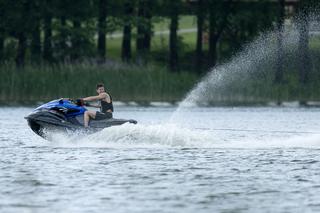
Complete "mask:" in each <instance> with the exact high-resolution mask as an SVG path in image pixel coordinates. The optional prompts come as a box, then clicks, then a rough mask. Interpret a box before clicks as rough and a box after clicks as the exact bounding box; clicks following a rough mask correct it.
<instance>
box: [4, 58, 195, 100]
mask: <svg viewBox="0 0 320 213" xmlns="http://www.w3.org/2000/svg"><path fill="white" fill-rule="evenodd" d="M0 76H1V78H0V102H1V103H2V104H4V103H28V102H36V101H47V100H51V99H54V98H59V97H70V98H78V97H84V96H88V95H94V94H95V85H96V83H98V82H104V83H105V85H106V89H107V90H108V91H109V92H110V93H111V94H112V95H113V97H114V99H115V100H117V101H137V102H142V103H143V102H150V101H170V102H175V101H179V100H181V98H183V96H184V95H185V94H186V93H187V92H188V91H189V90H190V89H191V88H192V87H193V85H194V84H195V83H196V81H197V80H198V77H197V76H196V75H194V74H191V73H186V72H181V73H172V72H169V71H167V70H166V69H165V68H162V67H156V66H145V67H139V66H135V65H122V64H116V63H113V64H106V65H95V64H78V65H68V64H59V65H53V66H31V65H28V66H25V67H24V68H23V69H17V68H16V67H15V66H14V65H13V64H5V65H1V66H0Z"/></svg>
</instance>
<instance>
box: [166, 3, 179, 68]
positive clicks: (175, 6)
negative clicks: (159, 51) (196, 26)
mask: <svg viewBox="0 0 320 213" xmlns="http://www.w3.org/2000/svg"><path fill="white" fill-rule="evenodd" d="M180 7H181V2H180V0H176V1H170V5H169V8H170V38H169V51H170V53H169V67H170V69H171V70H172V71H178V70H179V56H178V28H179V8H180Z"/></svg>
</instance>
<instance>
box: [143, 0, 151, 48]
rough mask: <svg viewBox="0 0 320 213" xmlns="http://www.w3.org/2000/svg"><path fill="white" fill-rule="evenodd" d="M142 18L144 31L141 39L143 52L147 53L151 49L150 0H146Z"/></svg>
mask: <svg viewBox="0 0 320 213" xmlns="http://www.w3.org/2000/svg"><path fill="white" fill-rule="evenodd" d="M144 12H145V14H144V18H145V22H146V23H145V30H144V38H143V48H144V50H145V52H149V51H150V48H151V34H152V22H151V18H152V0H146V3H145V9H144Z"/></svg>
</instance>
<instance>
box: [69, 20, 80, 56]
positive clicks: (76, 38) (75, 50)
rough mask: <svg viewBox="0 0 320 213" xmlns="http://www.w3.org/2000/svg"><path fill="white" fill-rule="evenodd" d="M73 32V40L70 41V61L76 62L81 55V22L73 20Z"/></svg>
mask: <svg viewBox="0 0 320 213" xmlns="http://www.w3.org/2000/svg"><path fill="white" fill-rule="evenodd" d="M73 31H74V32H75V33H74V34H73V39H72V54H71V60H72V61H76V60H77V59H79V58H80V56H81V53H80V50H81V37H80V36H81V35H80V31H81V22H80V21H79V20H74V21H73Z"/></svg>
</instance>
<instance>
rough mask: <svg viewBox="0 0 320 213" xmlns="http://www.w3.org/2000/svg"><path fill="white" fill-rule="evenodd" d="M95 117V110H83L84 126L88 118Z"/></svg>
mask: <svg viewBox="0 0 320 213" xmlns="http://www.w3.org/2000/svg"><path fill="white" fill-rule="evenodd" d="M95 117H96V112H90V111H85V112H84V127H88V126H89V120H90V118H93V119H94V118H95Z"/></svg>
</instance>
